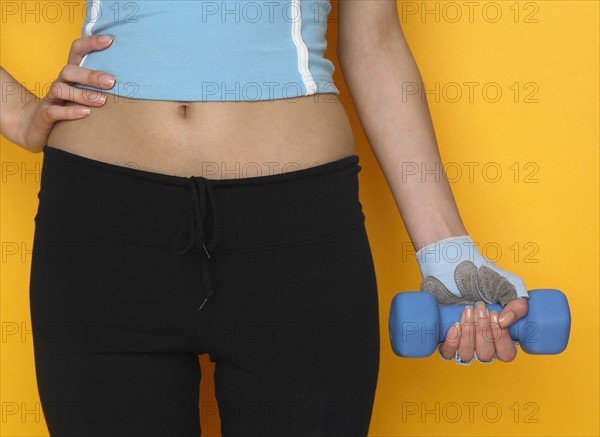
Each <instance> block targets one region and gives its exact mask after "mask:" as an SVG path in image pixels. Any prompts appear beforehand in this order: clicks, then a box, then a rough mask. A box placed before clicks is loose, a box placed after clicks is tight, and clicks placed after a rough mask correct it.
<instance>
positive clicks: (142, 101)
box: [47, 0, 354, 179]
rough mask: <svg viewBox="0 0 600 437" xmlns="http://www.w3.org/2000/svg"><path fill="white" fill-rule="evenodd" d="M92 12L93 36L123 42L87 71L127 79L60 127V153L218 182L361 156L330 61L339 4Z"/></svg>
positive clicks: (163, 4) (96, 5) (157, 5)
mask: <svg viewBox="0 0 600 437" xmlns="http://www.w3.org/2000/svg"><path fill="white" fill-rule="evenodd" d="M87 5H88V6H89V7H90V9H89V10H90V11H91V13H90V14H89V15H88V16H87V17H86V20H85V23H84V26H83V29H82V35H83V36H85V35H91V34H96V33H98V34H109V35H113V36H114V37H115V39H114V41H113V42H112V44H111V45H110V46H109V47H108V48H106V49H104V50H101V51H94V52H91V53H89V54H87V55H86V56H85V57H84V59H83V60H82V62H81V64H80V66H82V67H84V68H90V69H93V70H100V71H105V72H107V73H110V74H113V75H114V76H116V78H117V83H116V84H115V86H114V87H113V89H112V90H110V91H106V92H103V94H105V95H106V96H107V102H106V104H105V105H103V106H102V107H94V108H92V113H91V114H90V115H89V116H87V117H85V118H83V119H79V120H74V121H73V120H72V121H61V122H59V123H57V124H56V126H55V127H54V129H53V130H52V132H51V135H50V137H49V139H48V141H47V144H48V145H49V146H51V147H55V148H60V149H63V150H66V151H69V152H72V153H75V154H78V155H82V156H86V157H88V158H92V159H96V160H100V161H106V162H111V163H114V164H120V165H127V166H131V167H136V168H139V169H143V170H148V171H154V172H158V173H165V174H173V175H179V176H191V175H203V176H205V177H207V178H212V179H223V178H240V177H248V176H257V175H260V174H264V175H268V174H273V173H279V172H285V171H291V170H293V169H296V168H306V167H309V166H314V165H316V164H320V163H324V162H329V161H333V160H336V159H339V158H342V157H345V156H348V155H350V154H352V153H353V152H354V141H353V135H352V130H351V127H350V123H349V121H348V118H347V115H346V113H345V111H344V108H343V106H342V104H341V103H340V101H339V99H338V94H337V93H338V92H339V90H338V89H337V88H336V86H335V84H334V83H333V79H332V73H333V70H334V67H333V64H332V63H331V62H330V61H329V60H328V59H327V58H326V57H325V56H324V51H325V49H326V46H327V44H326V40H325V32H326V29H327V17H328V15H329V12H330V3H329V1H328V0H316V1H313V0H311V1H309V0H280V1H278V2H272V1H269V2H262V3H261V2H248V1H246V0H235V1H232V2H230V3H227V4H225V3H222V4H218V3H215V2H208V1H205V0H197V1H194V2H189V1H184V2H177V1H171V0H170V1H140V2H138V3H136V5H137V7H135V8H133V9H131V8H129V9H127V10H123V11H121V10H120V9H118V10H117V12H122V13H119V14H117V15H115V8H114V5H112V3H111V2H105V3H102V2H98V1H90V0H88V2H87ZM219 5H221V6H219ZM221 9H222V10H221ZM125 12H127V13H125ZM251 12H252V13H251ZM75 87H77V88H85V86H82V85H81V84H75ZM92 89H94V87H92ZM234 91H235V92H234ZM254 94H256V96H255V95H254ZM282 97H287V98H282ZM223 100H225V101H223ZM227 100H235V101H227ZM67 104H74V103H70V102H68V103H67Z"/></svg>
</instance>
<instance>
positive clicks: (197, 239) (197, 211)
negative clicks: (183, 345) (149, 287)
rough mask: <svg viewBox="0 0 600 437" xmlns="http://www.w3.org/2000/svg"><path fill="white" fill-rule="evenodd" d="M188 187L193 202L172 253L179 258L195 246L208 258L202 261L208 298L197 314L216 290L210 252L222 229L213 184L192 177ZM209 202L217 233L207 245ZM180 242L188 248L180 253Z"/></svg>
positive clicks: (214, 230)
mask: <svg viewBox="0 0 600 437" xmlns="http://www.w3.org/2000/svg"><path fill="white" fill-rule="evenodd" d="M187 183H188V186H189V188H190V200H189V204H188V208H187V211H186V214H185V217H184V220H183V223H182V225H181V228H180V229H179V232H178V233H177V237H175V241H174V242H173V246H172V250H173V252H174V253H176V254H182V253H184V252H187V251H188V250H189V249H190V248H191V247H192V246H196V248H197V249H198V250H200V251H201V252H203V253H204V254H205V255H206V258H205V257H204V256H202V257H201V269H202V280H203V282H204V285H205V287H206V290H207V294H206V298H205V299H204V302H202V305H200V307H199V308H198V310H201V309H202V307H203V306H204V304H205V303H206V302H207V301H208V299H209V298H210V297H212V296H213V295H214V288H213V284H212V280H211V277H210V266H209V262H210V253H209V251H210V250H212V249H213V248H214V247H215V246H216V245H217V243H218V241H219V237H220V232H221V228H220V226H221V225H220V222H219V214H218V211H217V205H216V202H215V194H214V190H213V186H212V184H211V183H210V181H209V180H208V179H206V178H205V177H203V176H190V177H189V178H187ZM209 202H210V210H211V212H212V216H213V225H214V229H213V233H212V236H211V238H210V240H208V241H207V239H206V234H207V233H208V232H207V231H206V229H205V228H204V224H205V223H206V214H207V210H208V209H209V208H208V207H207V204H208V203H209ZM181 241H183V242H184V243H185V246H184V247H183V248H182V249H178V244H179V243H180V242H181Z"/></svg>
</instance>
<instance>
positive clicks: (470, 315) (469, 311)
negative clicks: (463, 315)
mask: <svg viewBox="0 0 600 437" xmlns="http://www.w3.org/2000/svg"><path fill="white" fill-rule="evenodd" d="M472 319H473V307H472V306H471V305H467V320H472Z"/></svg>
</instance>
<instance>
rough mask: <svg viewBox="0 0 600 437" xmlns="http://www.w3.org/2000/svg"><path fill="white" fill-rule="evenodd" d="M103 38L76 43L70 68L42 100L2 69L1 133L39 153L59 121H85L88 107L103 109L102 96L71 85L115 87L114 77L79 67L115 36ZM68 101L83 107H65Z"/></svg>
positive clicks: (64, 71)
mask: <svg viewBox="0 0 600 437" xmlns="http://www.w3.org/2000/svg"><path fill="white" fill-rule="evenodd" d="M103 36H106V35H91V36H86V37H83V38H79V39H77V40H75V41H74V42H73V44H72V45H71V50H70V52H69V60H68V63H67V65H65V67H63V69H62V70H61V72H60V74H59V76H58V78H57V79H56V80H55V81H53V83H52V85H51V86H50V88H49V90H48V93H47V94H46V96H45V97H44V98H43V99H39V98H38V97H37V96H36V95H35V94H33V93H32V92H30V91H29V90H27V89H26V88H25V87H23V85H21V84H20V83H19V81H17V80H16V79H15V78H14V77H13V76H12V75H10V73H9V72H8V71H6V70H5V69H4V68H2V67H0V81H1V101H0V105H1V106H2V110H1V111H0V134H2V136H4V137H6V138H7V139H8V140H9V141H10V142H12V143H14V144H16V145H18V146H20V147H23V148H24V149H26V150H29V151H30V152H32V153H39V152H41V151H42V149H43V147H44V146H45V144H46V141H47V139H48V137H49V136H50V132H51V131H52V128H53V127H54V124H55V123H56V122H57V121H60V120H76V119H79V118H83V117H86V116H87V115H89V113H90V111H91V110H90V108H89V106H95V107H98V106H102V105H103V104H104V103H105V100H102V99H101V98H99V97H101V93H94V92H92V91H89V90H83V89H79V88H75V87H73V86H71V85H72V84H73V83H81V84H84V85H89V86H92V87H95V88H102V89H110V88H112V86H113V85H114V80H115V79H114V78H113V77H112V76H111V75H109V74H107V73H104V72H102V71H97V70H89V69H87V68H83V67H79V63H80V62H81V60H82V59H83V57H84V56H85V55H86V54H87V53H89V52H91V51H94V50H104V49H106V48H107V47H109V46H110V44H111V43H112V37H110V36H108V38H102V37H103ZM111 81H112V83H111ZM66 101H73V102H76V103H79V104H81V105H82V106H64V103H65V102H66Z"/></svg>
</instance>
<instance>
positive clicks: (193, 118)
mask: <svg viewBox="0 0 600 437" xmlns="http://www.w3.org/2000/svg"><path fill="white" fill-rule="evenodd" d="M104 94H105V95H106V96H107V101H106V103H105V104H104V105H103V106H101V107H92V113H91V114H90V115H89V116H87V117H85V118H83V119H79V120H69V121H61V122H58V123H57V124H56V125H55V126H54V128H53V130H52V132H51V134H50V137H49V138H48V141H47V145H48V146H50V147H54V148H57V149H62V150H65V151H67V152H71V153H74V154H77V155H80V156H84V157H87V158H91V159H95V160H98V161H103V162H108V163H111V164H115V165H121V166H127V167H133V168H137V169H141V170H146V171H151V172H155V173H162V174H168V175H176V176H204V177H206V178H208V179H236V178H244V177H254V176H266V175H272V174H278V173H284V172H289V171H293V170H299V169H304V168H309V167H313V166H315V165H319V164H324V163H327V162H330V161H335V160H338V159H341V158H344V157H346V156H349V155H352V154H354V153H355V152H354V137H353V133H352V129H351V126H350V122H349V120H348V117H347V114H346V111H345V109H344V107H343V105H342V103H341V102H340V100H339V98H338V96H337V95H335V94H316V95H312V96H302V97H296V98H290V99H275V100H262V101H246V102H200V101H196V102H177V101H164V100H142V99H135V100H132V99H125V98H123V97H117V96H115V95H112V94H108V93H104ZM67 104H72V105H75V103H71V102H67Z"/></svg>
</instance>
